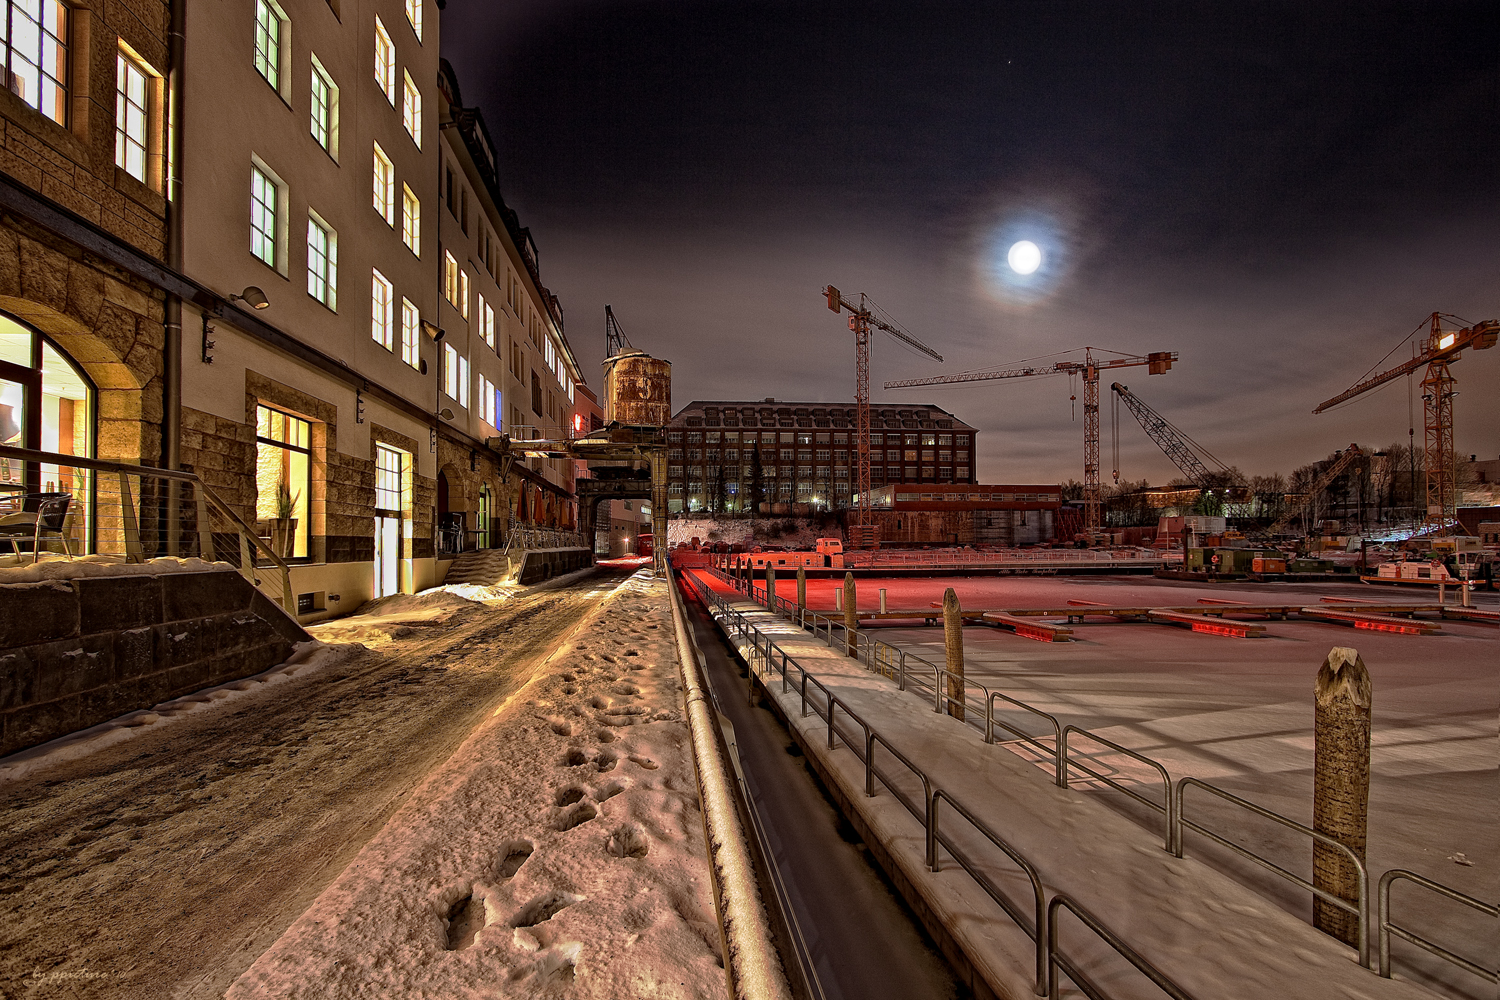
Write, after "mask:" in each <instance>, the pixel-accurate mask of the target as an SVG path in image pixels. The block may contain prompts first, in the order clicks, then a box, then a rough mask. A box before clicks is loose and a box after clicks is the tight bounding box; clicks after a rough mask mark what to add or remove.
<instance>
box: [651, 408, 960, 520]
mask: <svg viewBox="0 0 1500 1000" xmlns="http://www.w3.org/2000/svg"><path fill="white" fill-rule="evenodd" d="M857 431H858V424H857V418H856V413H855V408H854V404H853V403H852V402H842V403H810V402H790V401H784V400H776V399H765V400H761V401H731V400H694V401H693V402H691V403H689V404H687V405H686V406H684V407H683V408H682V409H681V410H679V411H678V412H677V414H676V415H675V416H674V417H673V418H672V422H671V423H670V424H669V425H668V427H667V449H668V451H667V509H668V512H669V513H681V512H683V511H697V510H722V511H728V512H735V511H743V510H749V509H751V507H752V506H755V505H758V504H767V505H773V504H783V503H787V504H791V503H796V504H808V505H809V506H810V507H811V508H813V509H822V510H830V509H836V508H839V507H845V506H848V504H849V502H850V498H851V497H852V495H853V492H854V488H853V486H852V485H851V484H852V483H853V482H854V478H855V472H854V463H855V460H856V458H857V453H858V448H859V444H858V439H857ZM974 454H975V429H974V428H973V427H971V426H970V425H968V424H966V423H964V422H963V421H962V420H959V419H958V418H957V417H955V416H954V415H953V414H951V413H949V412H948V411H947V410H944V409H941V408H939V407H936V406H931V405H912V404H906V405H902V406H892V405H888V404H877V403H872V404H870V483H871V486H872V487H880V486H885V485H888V484H893V483H918V484H921V483H931V484H947V485H953V484H960V483H972V482H973V481H974ZM757 493H758V494H759V495H758V496H757Z"/></svg>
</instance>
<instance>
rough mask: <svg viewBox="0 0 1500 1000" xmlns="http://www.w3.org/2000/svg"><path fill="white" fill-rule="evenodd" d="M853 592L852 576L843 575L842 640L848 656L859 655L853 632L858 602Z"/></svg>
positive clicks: (856, 640) (857, 616)
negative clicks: (844, 642) (846, 646)
mask: <svg viewBox="0 0 1500 1000" xmlns="http://www.w3.org/2000/svg"><path fill="white" fill-rule="evenodd" d="M857 596H858V595H857V594H856V593H855V590H854V574H853V573H845V574H844V638H845V640H846V641H847V643H848V653H849V655H850V656H858V655H859V640H858V639H856V638H855V635H854V633H855V630H856V629H858V628H859V615H858V614H856V612H857V611H858V610H859V602H858V600H857Z"/></svg>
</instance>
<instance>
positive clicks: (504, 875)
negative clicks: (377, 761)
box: [227, 574, 725, 1000]
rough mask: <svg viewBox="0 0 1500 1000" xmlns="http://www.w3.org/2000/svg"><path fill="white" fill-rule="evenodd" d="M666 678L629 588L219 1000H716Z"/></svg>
mask: <svg viewBox="0 0 1500 1000" xmlns="http://www.w3.org/2000/svg"><path fill="white" fill-rule="evenodd" d="M677 670H678V667H677V655H676V646H675V642H674V633H673V629H672V617H671V610H670V604H669V599H668V597H667V592H666V589H665V584H664V583H663V582H662V581H659V580H652V579H651V578H650V577H648V576H646V575H644V574H638V575H637V576H635V577H632V578H630V579H629V580H628V581H626V583H624V584H622V585H621V587H620V588H619V589H618V590H617V591H616V593H615V594H613V595H612V596H611V597H610V598H609V599H608V600H606V601H605V602H603V603H602V605H601V606H600V608H599V610H598V611H597V612H596V613H595V614H593V615H592V616H590V617H589V618H587V619H585V620H584V621H583V622H581V623H580V624H579V626H578V627H577V628H576V629H575V630H574V632H573V633H572V634H571V635H570V636H569V637H568V638H567V639H565V640H564V641H563V642H562V643H561V644H560V645H559V646H558V648H557V649H556V650H555V651H554V653H553V655H552V656H551V657H550V658H549V659H548V660H547V661H546V662H545V663H543V664H542V665H540V666H539V667H538V668H537V672H536V676H535V677H533V678H532V679H531V681H530V682H529V683H528V684H527V685H526V686H525V687H523V688H522V689H521V690H520V691H518V692H517V693H516V694H515V695H514V696H512V697H511V698H510V699H509V700H507V701H506V703H505V704H504V705H502V706H501V707H500V708H499V709H497V710H496V711H495V713H494V714H493V715H492V716H491V717H490V718H489V719H488V720H487V721H486V722H485V723H484V724H483V725H482V726H480V728H479V729H477V730H476V731H475V732H474V733H473V735H471V736H470V737H469V739H468V740H467V741H465V743H464V744H463V745H462V746H461V747H460V748H459V749H458V750H457V751H456V752H455V754H454V755H453V757H451V758H450V759H449V760H448V761H447V762H446V763H445V764H444V765H443V766H442V767H441V768H439V769H438V770H437V771H436V772H435V773H434V774H433V775H432V776H431V777H430V778H429V779H428V780H427V781H426V782H425V783H424V784H423V785H422V786H420V787H419V788H418V789H417V790H416V791H414V792H413V793H412V795H411V797H410V798H409V799H408V800H407V802H406V803H405V804H404V805H403V806H402V807H401V809H400V810H398V811H397V813H396V814H395V815H394V816H393V817H392V818H391V820H390V821H389V822H388V823H387V824H386V826H385V828H384V829H383V830H381V831H380V833H379V834H377V835H376V836H375V837H374V838H373V839H371V840H370V842H369V843H367V844H366V845H365V847H364V848H363V849H362V850H361V851H360V853H359V854H358V855H357V856H356V857H355V859H354V861H353V862H352V863H351V864H350V865H349V867H348V868H346V869H345V870H344V872H343V873H342V874H341V875H340V876H339V877H338V878H337V879H336V880H335V881H334V882H333V883H332V884H331V885H330V886H329V887H328V888H327V889H326V890H324V891H323V893H322V894H321V895H320V896H319V897H318V898H317V900H316V901H315V902H314V903H313V904H312V906H311V907H309V908H308V910H307V911H306V912H305V913H303V914H302V915H301V916H300V917H299V918H298V919H297V920H296V921H295V922H294V923H293V924H292V925H291V927H289V928H288V929H287V931H286V932H285V933H284V934H283V935H282V936H281V938H280V939H279V940H278V941H277V942H276V943H275V944H274V945H273V946H272V947H271V948H270V949H268V950H267V951H266V952H265V953H264V954H262V955H261V956H260V958H259V959H257V960H256V962H255V963H254V964H253V965H252V966H251V967H250V968H249V969H248V970H246V972H245V973H244V974H243V975H242V976H241V977H240V978H239V979H238V980H237V981H236V982H235V984H234V985H233V986H232V987H231V988H230V990H229V991H228V993H227V997H229V998H231V1000H246V998H252V997H277V998H284V997H308V998H313V997H316V998H343V997H356V996H359V997H371V996H376V997H417V996H421V997H443V998H450V997H451V998H457V997H534V996H547V995H554V994H558V995H561V994H566V995H567V996H570V997H592V998H599V1000H616V998H624V997H636V996H650V997H664V998H690V997H691V998H697V997H723V996H724V995H725V981H724V972H723V969H722V967H721V964H720V955H719V933H718V928H717V924H716V921H715V917H714V908H713V899H712V895H711V888H710V884H709V872H708V866H707V863H706V861H705V849H704V843H703V827H702V819H701V815H700V813H699V805H698V795H697V786H696V782H695V778H694V773H693V764H692V757H691V743H690V739H689V736H688V730H687V726H686V724H685V722H684V720H683V716H682V694H681V688H680V686H679V684H678V680H677V676H678V675H677Z"/></svg>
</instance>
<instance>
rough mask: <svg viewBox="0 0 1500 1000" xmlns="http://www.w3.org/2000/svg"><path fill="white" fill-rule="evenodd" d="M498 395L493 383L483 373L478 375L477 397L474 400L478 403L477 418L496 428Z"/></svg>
mask: <svg viewBox="0 0 1500 1000" xmlns="http://www.w3.org/2000/svg"><path fill="white" fill-rule="evenodd" d="M499 397H500V392H499V390H497V389H496V388H495V383H493V382H491V381H490V380H489V379H487V378H485V377H484V376H483V375H481V376H479V398H478V399H477V400H475V402H476V403H477V404H478V410H479V419H480V420H483V421H484V422H485V423H487V424H489V425H490V426H491V427H497V428H498V427H499V426H500V425H499V424H498V423H497V422H496V419H495V413H496V411H497V409H498V407H499Z"/></svg>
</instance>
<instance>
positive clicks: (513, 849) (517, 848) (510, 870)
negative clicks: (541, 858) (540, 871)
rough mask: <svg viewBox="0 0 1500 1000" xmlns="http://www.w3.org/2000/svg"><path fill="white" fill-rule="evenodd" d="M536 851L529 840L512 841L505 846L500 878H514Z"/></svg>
mask: <svg viewBox="0 0 1500 1000" xmlns="http://www.w3.org/2000/svg"><path fill="white" fill-rule="evenodd" d="M534 850H536V847H535V845H533V844H532V843H531V841H529V840H512V841H511V842H510V843H508V844H506V845H505V857H504V859H503V860H502V861H501V862H500V877H501V878H502V879H510V878H514V877H515V874H516V872H518V871H520V870H521V866H522V865H524V864H525V863H526V859H527V858H529V857H531V852H532V851H534Z"/></svg>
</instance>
